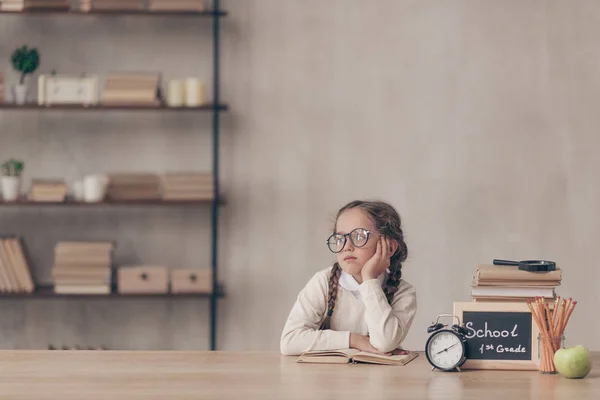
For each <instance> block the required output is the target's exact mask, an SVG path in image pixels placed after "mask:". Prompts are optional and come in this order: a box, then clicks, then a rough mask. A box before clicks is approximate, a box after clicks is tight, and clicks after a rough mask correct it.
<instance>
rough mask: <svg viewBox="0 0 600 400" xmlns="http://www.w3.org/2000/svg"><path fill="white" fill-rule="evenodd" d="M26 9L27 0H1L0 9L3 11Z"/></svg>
mask: <svg viewBox="0 0 600 400" xmlns="http://www.w3.org/2000/svg"><path fill="white" fill-rule="evenodd" d="M24 9H25V0H1V1H0V10H2V11H23V10H24Z"/></svg>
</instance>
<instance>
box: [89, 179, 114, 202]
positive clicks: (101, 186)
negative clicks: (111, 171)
mask: <svg viewBox="0 0 600 400" xmlns="http://www.w3.org/2000/svg"><path fill="white" fill-rule="evenodd" d="M109 182H110V179H109V177H108V175H105V174H93V175H87V176H85V177H84V178H83V200H84V201H86V202H88V203H96V202H99V201H102V200H104V198H105V197H106V191H107V188H108V183H109Z"/></svg>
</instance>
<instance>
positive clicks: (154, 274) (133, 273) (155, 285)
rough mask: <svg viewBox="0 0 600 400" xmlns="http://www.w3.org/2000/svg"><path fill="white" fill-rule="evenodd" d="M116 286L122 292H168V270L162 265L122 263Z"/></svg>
mask: <svg viewBox="0 0 600 400" xmlns="http://www.w3.org/2000/svg"><path fill="white" fill-rule="evenodd" d="M117 288H118V291H119V293H122V294H147V293H168V292H169V272H168V270H167V268H166V267H162V266H146V265H135V266H132V265H124V266H121V267H119V271H118V285H117Z"/></svg>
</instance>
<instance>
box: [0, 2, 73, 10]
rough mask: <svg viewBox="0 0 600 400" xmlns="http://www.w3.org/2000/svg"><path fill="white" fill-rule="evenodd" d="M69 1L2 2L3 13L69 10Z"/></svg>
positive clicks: (0, 6) (0, 7) (0, 5)
mask: <svg viewBox="0 0 600 400" xmlns="http://www.w3.org/2000/svg"><path fill="white" fill-rule="evenodd" d="M69 7H70V5H69V0H1V3H0V9H1V10H2V11H23V10H65V11H66V10H68V9H69Z"/></svg>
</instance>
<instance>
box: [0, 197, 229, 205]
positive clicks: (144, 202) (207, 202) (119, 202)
mask: <svg viewBox="0 0 600 400" xmlns="http://www.w3.org/2000/svg"><path fill="white" fill-rule="evenodd" d="M212 203H213V200H212V199H210V200H104V201H98V202H91V203H88V202H85V201H76V200H69V199H68V200H66V201H63V202H53V201H28V200H23V201H11V202H7V201H0V207H49V206H54V207H102V206H162V207H174V206H207V205H212ZM219 204H224V200H223V198H221V199H220V203H219Z"/></svg>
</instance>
